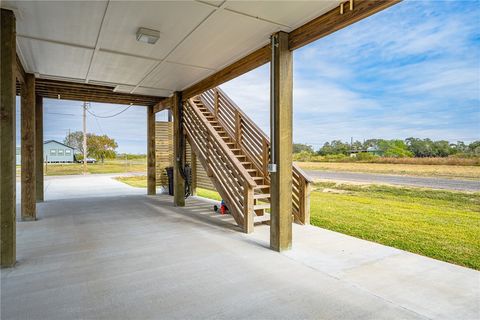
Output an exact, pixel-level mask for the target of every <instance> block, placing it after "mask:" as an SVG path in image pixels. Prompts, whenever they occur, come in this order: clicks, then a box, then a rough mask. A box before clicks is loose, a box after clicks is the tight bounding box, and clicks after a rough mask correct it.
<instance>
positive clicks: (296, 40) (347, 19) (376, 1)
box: [183, 0, 401, 99]
mask: <svg viewBox="0 0 480 320" xmlns="http://www.w3.org/2000/svg"><path fill="white" fill-rule="evenodd" d="M400 1H401V0H356V1H354V6H353V10H352V11H350V10H349V9H348V8H347V9H345V11H344V13H343V14H340V9H339V7H336V8H335V9H332V10H330V11H329V12H327V13H325V14H323V15H321V16H320V17H318V18H316V19H313V20H312V21H310V22H308V23H306V24H304V25H303V26H301V27H299V28H297V29H295V30H293V31H292V32H290V34H289V39H290V40H289V49H290V50H295V49H298V48H300V47H302V46H304V45H306V44H309V43H310V42H313V41H315V40H318V39H320V38H322V37H325V36H327V35H329V34H331V33H333V32H335V31H338V30H340V29H343V28H345V27H347V26H349V25H351V24H353V23H355V22H357V21H360V20H362V19H364V18H366V17H368V16H370V15H372V14H374V13H377V12H379V11H381V10H384V9H386V8H388V7H390V6H392V5H394V4H396V3H398V2H400ZM270 59H271V50H270V45H266V46H263V47H261V48H260V49H257V50H255V51H254V52H252V53H250V54H249V55H247V56H245V57H243V58H241V59H239V60H237V61H235V62H234V63H232V64H230V65H228V66H227V67H225V68H223V69H222V70H220V71H217V72H216V73H214V74H213V75H211V76H209V77H207V78H205V79H203V80H201V81H199V82H197V83H196V84H194V85H192V86H190V87H188V88H186V89H184V91H183V96H184V98H185V99H189V98H191V97H193V96H195V95H197V94H200V93H202V92H204V91H206V90H208V89H211V88H214V87H216V86H219V85H221V84H222V83H225V82H227V81H229V80H232V79H234V78H236V77H238V76H241V75H242V74H245V73H247V72H249V71H251V70H253V69H256V68H258V67H260V66H262V65H264V64H266V63H268V62H270Z"/></svg>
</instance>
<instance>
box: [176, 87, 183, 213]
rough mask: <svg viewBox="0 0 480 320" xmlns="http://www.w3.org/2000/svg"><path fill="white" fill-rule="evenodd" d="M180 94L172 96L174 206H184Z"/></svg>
mask: <svg viewBox="0 0 480 320" xmlns="http://www.w3.org/2000/svg"><path fill="white" fill-rule="evenodd" d="M182 103H183V99H182V93H181V92H175V93H174V95H173V146H174V147H173V150H174V152H173V154H174V159H173V160H174V161H173V203H174V205H175V206H178V207H183V206H185V179H184V178H183V176H182V173H181V172H180V170H183V168H182V164H183V163H184V161H183V159H184V157H185V143H182V141H185V140H184V134H183V124H182V123H181V118H182V112H183V111H182V110H183V108H182Z"/></svg>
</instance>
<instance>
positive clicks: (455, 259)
mask: <svg viewBox="0 0 480 320" xmlns="http://www.w3.org/2000/svg"><path fill="white" fill-rule="evenodd" d="M117 179H118V180H119V181H122V182H124V183H127V184H129V185H131V186H134V187H143V188H146V186H147V181H146V177H145V176H137V177H119V178H117ZM197 195H198V196H201V197H205V198H210V199H215V200H220V199H221V198H220V196H219V194H218V193H217V192H214V191H210V190H206V189H201V188H197ZM310 200H311V224H312V225H315V226H318V227H321V228H325V229H329V230H333V231H337V232H340V233H344V234H348V235H351V236H354V237H357V238H361V239H365V240H370V241H374V242H377V243H381V244H385V245H387V246H391V247H395V248H398V249H402V250H406V251H410V252H414V253H418V254H421V255H424V256H428V257H432V258H435V259H438V260H443V261H447V262H451V263H455V264H459V265H462V266H466V267H469V268H473V269H477V270H480V241H479V240H478V239H479V235H480V193H467V192H450V191H437V190H429V189H419V188H400V187H389V186H376V185H368V186H367V185H357V184H356V185H351V184H335V183H329V182H324V183H316V184H315V185H314V187H313V190H312V194H311V197H310Z"/></svg>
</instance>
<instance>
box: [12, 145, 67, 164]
mask: <svg viewBox="0 0 480 320" xmlns="http://www.w3.org/2000/svg"><path fill="white" fill-rule="evenodd" d="M74 150H75V149H74V148H72V147H70V146H67V145H66V144H63V143H61V142H58V141H55V140H47V141H45V142H44V143H43V161H46V162H61V163H70V162H74V156H73V154H74V152H73V151H74ZM20 152H21V148H20V147H17V150H16V162H17V165H20V164H21V161H22V157H21V155H20Z"/></svg>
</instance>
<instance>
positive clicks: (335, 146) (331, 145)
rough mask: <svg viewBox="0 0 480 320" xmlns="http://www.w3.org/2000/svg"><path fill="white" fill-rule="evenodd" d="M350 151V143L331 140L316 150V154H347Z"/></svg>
mask: <svg viewBox="0 0 480 320" xmlns="http://www.w3.org/2000/svg"><path fill="white" fill-rule="evenodd" d="M349 153H350V145H349V144H348V143H345V142H342V141H340V140H333V141H332V142H325V143H324V145H323V147H321V148H320V150H318V154H319V155H322V156H326V155H332V154H343V155H348V154H349Z"/></svg>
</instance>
